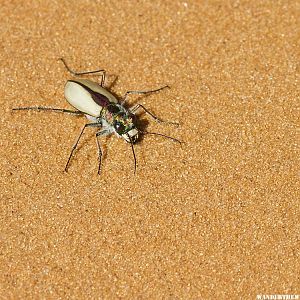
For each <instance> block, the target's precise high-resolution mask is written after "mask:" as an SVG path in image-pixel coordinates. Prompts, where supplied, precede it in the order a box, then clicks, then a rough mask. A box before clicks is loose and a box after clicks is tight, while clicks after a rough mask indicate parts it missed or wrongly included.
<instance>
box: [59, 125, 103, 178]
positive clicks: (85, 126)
mask: <svg viewBox="0 0 300 300" xmlns="http://www.w3.org/2000/svg"><path fill="white" fill-rule="evenodd" d="M98 126H101V124H99V123H88V124H85V125H84V126H83V128H82V130H81V132H80V134H79V136H78V138H77V140H76V142H75V144H74V145H73V147H72V150H71V153H70V155H69V158H68V161H67V163H66V166H65V172H68V167H69V163H70V161H71V158H72V156H73V153H74V151H75V149H76V148H77V146H78V143H79V140H80V138H81V136H82V135H83V132H84V130H85V129H86V128H87V127H98Z"/></svg>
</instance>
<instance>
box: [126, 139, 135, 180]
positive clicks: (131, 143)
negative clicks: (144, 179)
mask: <svg viewBox="0 0 300 300" xmlns="http://www.w3.org/2000/svg"><path fill="white" fill-rule="evenodd" d="M127 136H128V138H129V140H130V145H131V150H132V154H133V160H134V175H135V173H136V156H135V152H134V147H133V142H132V139H131V137H130V135H129V134H128V133H127Z"/></svg>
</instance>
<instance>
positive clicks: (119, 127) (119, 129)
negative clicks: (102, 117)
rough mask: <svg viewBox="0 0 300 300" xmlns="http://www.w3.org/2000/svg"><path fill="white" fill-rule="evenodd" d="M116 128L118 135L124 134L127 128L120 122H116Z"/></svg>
mask: <svg viewBox="0 0 300 300" xmlns="http://www.w3.org/2000/svg"><path fill="white" fill-rule="evenodd" d="M114 127H115V129H116V131H117V133H119V134H121V133H123V131H124V130H125V126H124V125H123V124H122V123H120V122H115V124H114Z"/></svg>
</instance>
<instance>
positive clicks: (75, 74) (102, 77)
mask: <svg viewBox="0 0 300 300" xmlns="http://www.w3.org/2000/svg"><path fill="white" fill-rule="evenodd" d="M60 60H61V61H62V62H63V64H64V65H65V67H66V69H67V70H68V71H69V72H70V73H71V74H72V75H74V76H80V75H86V74H95V73H102V74H101V75H100V76H101V81H100V85H101V86H102V87H103V86H104V83H105V70H103V69H99V70H94V71H83V72H76V71H73V70H72V69H70V67H69V66H68V65H67V63H66V61H65V60H64V59H63V58H60Z"/></svg>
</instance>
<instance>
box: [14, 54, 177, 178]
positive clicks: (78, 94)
mask: <svg viewBox="0 0 300 300" xmlns="http://www.w3.org/2000/svg"><path fill="white" fill-rule="evenodd" d="M60 60H61V61H62V62H63V64H64V66H65V67H66V69H67V70H68V71H69V72H70V73H71V74H72V75H74V76H80V75H86V74H96V73H99V74H100V76H101V80H100V84H98V83H96V82H93V81H91V80H88V79H72V80H68V81H67V83H66V85H65V98H66V100H67V101H68V102H69V104H71V105H72V106H73V107H74V108H76V109H77V110H69V109H62V108H52V107H43V106H34V107H19V108H13V109H12V110H13V111H16V110H36V111H42V110H43V111H54V112H61V113H68V114H74V115H85V116H86V118H87V119H88V120H89V121H90V123H87V124H85V125H84V126H83V128H82V129H81V132H80V134H79V136H78V138H77V140H76V142H75V144H74V145H73V148H72V150H71V153H70V155H69V158H68V161H67V163H66V166H65V171H66V172H67V171H68V168H69V164H70V161H71V158H72V156H73V153H74V151H75V150H76V148H77V146H78V143H79V140H80V138H81V137H82V135H83V133H84V131H85V129H86V128H88V127H100V128H101V129H100V130H99V131H98V132H97V133H96V141H97V146H98V159H99V165H98V174H100V171H101V161H102V150H101V146H100V142H99V137H100V136H106V135H110V134H112V133H114V134H116V135H117V136H118V137H121V138H123V139H124V140H125V141H126V142H128V143H130V145H131V150H132V154H133V159H134V173H136V167H137V162H136V155H135V151H134V144H135V143H136V142H137V140H138V137H139V134H141V135H142V134H152V135H157V136H161V137H164V138H167V139H170V140H172V141H174V142H177V143H179V144H181V143H182V142H181V141H179V140H178V139H176V138H173V137H170V136H167V135H164V134H162V133H156V132H149V131H143V130H141V129H139V128H137V126H136V124H135V113H136V111H137V110H138V109H143V110H144V112H145V113H147V114H148V115H150V116H151V117H152V118H153V119H154V120H155V121H157V122H165V123H169V124H175V125H178V124H177V123H173V122H166V121H163V120H161V119H159V118H158V117H157V116H155V115H154V114H153V113H151V112H150V111H149V110H148V109H146V108H145V107H144V106H143V105H142V104H136V105H134V106H133V107H131V108H129V109H126V108H125V107H124V104H125V102H126V100H127V97H128V96H129V95H131V94H138V95H145V94H151V93H155V92H158V91H161V90H163V89H165V88H169V86H168V85H165V86H163V87H160V88H158V89H155V90H149V91H127V92H126V93H125V95H124V96H123V98H122V99H121V102H120V103H119V101H118V99H117V98H116V97H115V96H114V95H113V94H112V93H111V92H109V91H108V90H107V89H106V88H105V87H104V86H105V75H106V72H105V70H95V71H85V72H75V71H73V70H72V69H70V67H69V66H68V65H67V63H66V61H65V60H64V59H63V58H60Z"/></svg>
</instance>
